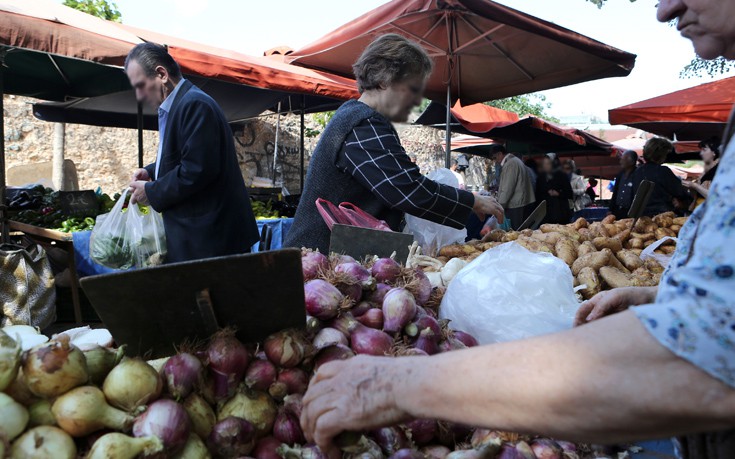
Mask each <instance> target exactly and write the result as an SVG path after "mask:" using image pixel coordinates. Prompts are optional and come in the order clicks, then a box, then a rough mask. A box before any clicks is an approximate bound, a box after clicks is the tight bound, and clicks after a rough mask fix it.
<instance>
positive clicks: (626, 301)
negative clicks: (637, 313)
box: [574, 287, 658, 327]
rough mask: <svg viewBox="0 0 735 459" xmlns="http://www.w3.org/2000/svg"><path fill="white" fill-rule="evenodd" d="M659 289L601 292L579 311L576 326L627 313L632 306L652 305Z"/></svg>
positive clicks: (627, 289)
mask: <svg viewBox="0 0 735 459" xmlns="http://www.w3.org/2000/svg"><path fill="white" fill-rule="evenodd" d="M657 291H658V287H623V288H616V289H612V290H607V291H604V292H600V293H598V294H597V295H595V296H594V297H592V299H590V300H588V301H585V302H584V303H582V305H581V306H580V307H579V310H577V314H576V317H575V318H574V326H575V327H578V326H580V325H584V324H586V323H587V322H592V321H593V320H597V319H601V318H603V317H606V316H610V315H613V314H616V313H618V312H621V311H625V310H626V309H628V308H629V307H631V306H638V305H641V304H646V303H652V302H653V301H654V300H655V299H656V292H657Z"/></svg>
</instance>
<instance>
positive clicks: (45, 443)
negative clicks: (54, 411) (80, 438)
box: [0, 426, 91, 459]
mask: <svg viewBox="0 0 735 459" xmlns="http://www.w3.org/2000/svg"><path fill="white" fill-rule="evenodd" d="M0 451H2V447H0ZM2 457H5V456H2ZM8 457H9V458H10V459H47V458H50V457H53V458H54V459H76V457H77V446H76V445H75V444H74V440H73V439H72V438H71V437H70V436H69V434H67V433H66V432H64V431H63V430H61V429H59V428H58V427H53V426H39V427H34V428H33V429H30V430H28V431H27V432H26V433H24V434H23V435H21V436H20V437H19V438H18V439H17V440H16V441H15V442H13V445H12V446H11V448H10V455H9V456H8ZM90 457H91V456H90Z"/></svg>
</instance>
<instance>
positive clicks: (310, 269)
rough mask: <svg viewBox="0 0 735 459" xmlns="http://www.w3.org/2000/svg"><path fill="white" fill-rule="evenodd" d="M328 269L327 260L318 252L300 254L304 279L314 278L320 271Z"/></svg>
mask: <svg viewBox="0 0 735 459" xmlns="http://www.w3.org/2000/svg"><path fill="white" fill-rule="evenodd" d="M328 269H329V260H328V259H327V257H326V256H324V255H323V254H321V253H319V252H306V253H304V254H303V255H302V256H301V270H302V271H303V273H304V281H309V280H311V279H315V278H316V277H317V276H318V275H319V273H320V272H321V271H326V270H328Z"/></svg>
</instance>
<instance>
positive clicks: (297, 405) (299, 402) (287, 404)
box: [283, 394, 304, 419]
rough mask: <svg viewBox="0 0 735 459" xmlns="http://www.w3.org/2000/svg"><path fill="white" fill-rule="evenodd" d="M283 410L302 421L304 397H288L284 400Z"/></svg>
mask: <svg viewBox="0 0 735 459" xmlns="http://www.w3.org/2000/svg"><path fill="white" fill-rule="evenodd" d="M283 409H284V410H286V411H288V412H289V413H291V414H293V415H294V416H296V418H297V419H301V412H302V411H303V410H304V396H303V395H301V394H291V395H287V396H286V398H284V399H283Z"/></svg>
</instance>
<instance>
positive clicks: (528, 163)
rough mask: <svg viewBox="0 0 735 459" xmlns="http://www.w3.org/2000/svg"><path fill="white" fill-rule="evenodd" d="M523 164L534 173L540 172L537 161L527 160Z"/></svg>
mask: <svg viewBox="0 0 735 459" xmlns="http://www.w3.org/2000/svg"><path fill="white" fill-rule="evenodd" d="M523 164H525V165H526V167H527V168H529V169H531V170H532V171H534V172H538V163H536V160H535V159H533V158H528V159H527V160H525V161H523Z"/></svg>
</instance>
